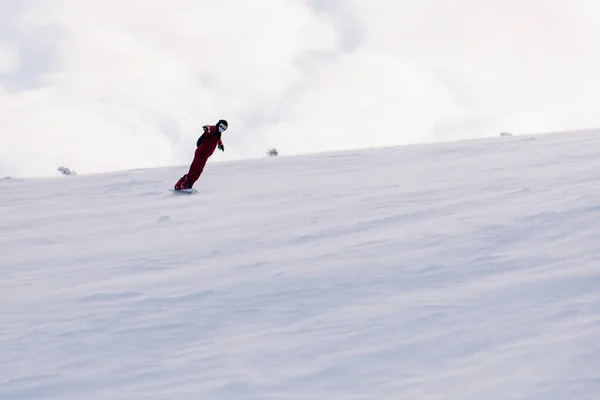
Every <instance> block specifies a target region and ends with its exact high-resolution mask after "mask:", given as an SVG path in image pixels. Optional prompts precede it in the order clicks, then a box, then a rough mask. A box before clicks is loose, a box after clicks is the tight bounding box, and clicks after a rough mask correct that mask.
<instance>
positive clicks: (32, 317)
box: [0, 131, 600, 400]
mask: <svg viewBox="0 0 600 400" xmlns="http://www.w3.org/2000/svg"><path fill="white" fill-rule="evenodd" d="M185 169H186V168H185V166H183V167H177V168H166V169H156V170H135V171H124V172H118V173H111V174H101V175H89V176H85V175H79V176H70V177H60V178H55V179H37V180H36V179H29V180H20V179H4V180H0V254H1V263H0V277H1V278H0V399H2V400H4V399H7V400H8V399H10V400H16V399H36V400H38V399H61V400H64V399H88V400H105V399H112V400H117V399H184V398H185V399H207V400H208V399H290V400H291V399H303V400H309V399H345V400H351V399H352V400H358V399H360V400H365V399H420V400H425V399H432V400H433V399H486V400H490V399H540V400H541V399H544V400H548V399H579V400H582V399H590V400H591V399H598V398H600V249H599V246H598V243H599V240H600V239H599V238H600V228H599V227H600V132H598V131H591V132H578V133H562V134H547V135H538V136H531V137H519V136H515V137H507V138H494V139H487V140H472V141H463V142H456V143H442V144H432V145H423V146H406V147H398V148H387V149H366V150H361V151H348V152H340V153H330V154H320V155H312V156H301V157H281V156H280V157H276V158H265V159H260V160H251V161H241V162H231V163H210V164H209V165H208V167H207V168H206V171H205V173H204V175H203V176H202V177H201V178H200V180H199V181H198V183H197V184H196V188H197V189H198V191H199V193H198V194H194V195H181V194H173V193H171V192H169V188H170V187H171V186H172V184H173V183H174V182H175V180H176V179H177V178H178V177H179V176H180V175H181V173H182V172H183V171H184V170H185Z"/></svg>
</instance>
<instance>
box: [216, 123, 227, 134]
mask: <svg viewBox="0 0 600 400" xmlns="http://www.w3.org/2000/svg"><path fill="white" fill-rule="evenodd" d="M217 128H218V129H219V132H221V133H223V132H225V131H226V130H227V125H225V124H219V126H218V127H217Z"/></svg>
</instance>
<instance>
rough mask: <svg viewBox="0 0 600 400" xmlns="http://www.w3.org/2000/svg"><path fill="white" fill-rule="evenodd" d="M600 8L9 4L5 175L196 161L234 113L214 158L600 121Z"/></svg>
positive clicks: (432, 0)
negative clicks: (206, 136) (204, 135)
mask: <svg viewBox="0 0 600 400" xmlns="http://www.w3.org/2000/svg"><path fill="white" fill-rule="evenodd" d="M4 7H6V8H5V9H4ZM598 11H600V6H599V5H597V4H596V2H595V1H592V0H572V1H566V0H564V1H563V0H529V1H526V2H522V1H517V0H507V1H504V2H496V3H489V2H481V1H476V0H460V1H456V2H451V3H449V2H447V1H442V0H423V1H420V2H413V1H400V2H390V1H387V0H370V1H368V2H365V1H362V0H360V1H359V0H312V1H311V2H308V1H303V0H257V1H252V2H247V1H242V0H221V1H198V0H174V1H172V2H164V1H158V0H154V1H152V0H132V1H128V2H121V1H117V0H108V1H100V0H88V1H85V2H83V1H79V0H45V1H40V0H29V1H27V2H23V3H22V4H21V5H20V7H19V8H15V7H12V8H11V7H7V6H5V5H4V3H2V4H0V14H2V15H4V17H3V18H5V19H6V21H9V20H10V21H18V23H15V24H13V25H14V26H13V25H11V29H10V30H6V31H3V30H0V35H2V36H0V43H5V45H3V46H2V45H0V107H2V110H3V112H2V113H0V140H1V141H2V143H3V146H1V147H0V159H1V160H2V162H0V168H2V169H3V170H1V171H0V175H6V174H9V173H10V174H15V175H47V174H55V173H56V172H55V169H56V166H58V165H63V164H64V165H68V166H69V167H71V168H74V169H75V170H77V171H78V172H79V173H86V172H100V171H106V170H115V169H123V168H137V167H151V166H161V165H168V164H188V163H189V161H190V158H191V155H192V153H193V150H194V149H193V146H194V143H195V139H196V137H197V135H198V132H199V129H200V127H201V126H202V125H204V124H206V123H214V122H216V120H217V119H219V118H227V119H228V120H229V121H230V130H229V131H228V132H227V134H226V138H225V141H226V148H227V151H226V152H225V153H224V154H221V153H218V156H216V157H215V158H214V159H215V160H227V159H235V158H241V157H259V156H262V154H263V153H264V150H266V149H267V148H270V147H277V148H278V149H280V151H281V153H282V154H294V153H306V152H312V151H321V150H334V149H346V148H356V147H363V146H379V145H393V144H404V143H416V142H424V141H434V140H446V139H457V138H468V137H481V136H489V135H496V134H498V132H499V131H501V130H510V131H513V132H520V131H523V132H525V131H526V132H531V131H545V130H557V129H569V128H579V127H588V126H596V125H600V117H598V116H597V112H596V104H598V100H600V99H599V98H598V97H600V81H599V80H598V79H597V78H596V76H597V71H598V68H599V67H600V48H598V47H597V43H596V41H597V38H598V37H600V28H598V25H597V24H596V21H595V20H594V15H597V14H598ZM13 17H14V18H13ZM2 87H4V88H5V89H4V90H2Z"/></svg>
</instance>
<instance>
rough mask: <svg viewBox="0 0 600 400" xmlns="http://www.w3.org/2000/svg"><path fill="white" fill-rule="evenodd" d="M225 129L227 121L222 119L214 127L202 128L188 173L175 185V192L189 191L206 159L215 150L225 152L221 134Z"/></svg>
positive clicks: (206, 126) (198, 176)
mask: <svg viewBox="0 0 600 400" xmlns="http://www.w3.org/2000/svg"><path fill="white" fill-rule="evenodd" d="M227 127H228V124H227V121H225V120H224V119H221V120H219V122H217V124H216V125H205V126H203V127H202V129H204V133H202V136H200V137H199V138H198V141H197V142H196V152H195V153H194V160H193V161H192V164H191V165H190V169H189V171H188V173H187V174H185V175H184V176H182V177H181V178H179V180H178V181H177V183H176V184H175V190H184V189H191V188H192V187H193V186H194V183H196V181H197V180H198V178H200V175H201V174H202V171H203V170H204V166H205V165H206V162H207V161H208V158H209V157H210V156H212V154H213V153H214V152H215V149H216V148H218V149H219V150H221V151H225V146H223V141H222V140H221V134H222V133H223V132H225V131H226V130H227Z"/></svg>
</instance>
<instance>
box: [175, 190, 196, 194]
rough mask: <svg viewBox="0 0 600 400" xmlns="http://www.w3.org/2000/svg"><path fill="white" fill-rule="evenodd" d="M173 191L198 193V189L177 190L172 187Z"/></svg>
mask: <svg viewBox="0 0 600 400" xmlns="http://www.w3.org/2000/svg"><path fill="white" fill-rule="evenodd" d="M170 190H171V192H173V193H184V194H194V193H198V191H197V190H196V189H182V190H175V189H170Z"/></svg>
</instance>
